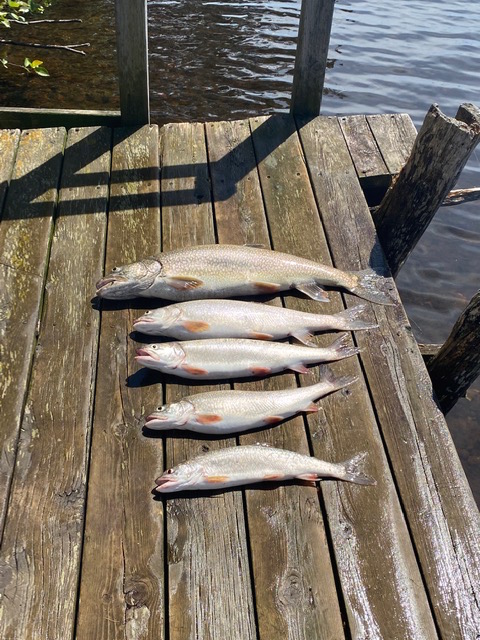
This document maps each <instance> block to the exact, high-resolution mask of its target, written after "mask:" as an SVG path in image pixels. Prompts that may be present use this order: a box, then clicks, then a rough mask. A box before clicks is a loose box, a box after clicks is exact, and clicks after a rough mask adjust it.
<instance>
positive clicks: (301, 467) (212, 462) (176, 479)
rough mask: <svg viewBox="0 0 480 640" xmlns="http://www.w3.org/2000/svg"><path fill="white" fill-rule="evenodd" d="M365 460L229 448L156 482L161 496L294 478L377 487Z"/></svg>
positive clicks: (266, 448) (178, 467) (260, 448)
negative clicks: (364, 465) (338, 460)
mask: <svg viewBox="0 0 480 640" xmlns="http://www.w3.org/2000/svg"><path fill="white" fill-rule="evenodd" d="M364 458H365V454H364V453H361V454H357V455H356V456H354V457H353V458H351V459H349V460H346V461H345V462H341V463H332V462H325V461H323V460H319V459H317V458H313V457H311V456H307V455H303V454H301V453H296V452H295V451H288V450H285V449H276V448H274V447H270V446H267V445H261V444H257V445H245V446H240V447H229V448H226V449H219V450H218V451H209V452H208V453H205V454H204V455H201V456H198V457H196V458H193V459H192V460H188V461H186V462H182V463H181V464H179V465H176V466H175V467H173V468H172V469H167V471H165V472H164V473H163V474H162V475H161V476H160V477H159V478H157V480H156V481H155V482H156V485H157V486H156V489H155V490H156V491H158V492H159V493H167V492H173V491H184V490H205V489H207V490H208V489H209V490H212V489H222V488H226V487H235V486H239V485H248V484H252V483H254V482H265V481H284V480H292V479H299V480H307V481H310V482H316V481H317V480H319V479H320V478H323V477H328V478H336V479H338V480H345V481H347V482H354V483H356V484H362V485H374V484H376V481H375V480H374V479H373V478H371V477H369V476H367V475H365V474H364V473H363V472H362V471H361V470H360V468H359V467H360V466H361V464H362V462H363V459H364Z"/></svg>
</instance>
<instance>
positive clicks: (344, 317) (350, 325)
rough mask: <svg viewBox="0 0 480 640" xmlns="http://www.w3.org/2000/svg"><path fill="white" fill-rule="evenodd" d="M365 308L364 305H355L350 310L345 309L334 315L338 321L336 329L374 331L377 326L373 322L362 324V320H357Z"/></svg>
mask: <svg viewBox="0 0 480 640" xmlns="http://www.w3.org/2000/svg"><path fill="white" fill-rule="evenodd" d="M366 308H367V305H365V304H357V305H356V306H355V307H352V308H351V309H345V311H340V313H336V314H335V315H334V316H333V317H334V318H335V319H336V320H338V321H339V322H338V328H339V329H343V330H345V331H360V330H362V329H376V328H377V327H378V324H376V323H375V322H364V321H363V320H357V318H358V317H359V316H360V315H362V313H363V312H364V311H365V309H366Z"/></svg>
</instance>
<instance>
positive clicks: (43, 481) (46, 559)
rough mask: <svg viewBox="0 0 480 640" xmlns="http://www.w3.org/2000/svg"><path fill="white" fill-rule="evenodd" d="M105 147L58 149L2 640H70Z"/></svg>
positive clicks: (87, 135)
mask: <svg viewBox="0 0 480 640" xmlns="http://www.w3.org/2000/svg"><path fill="white" fill-rule="evenodd" d="M110 139H111V132H110V130H108V129H82V130H81V131H79V130H77V131H74V130H72V131H71V132H70V134H69V136H68V139H67V144H66V148H65V161H64V165H63V171H62V188H61V190H60V195H59V204H58V216H57V220H56V224H55V232H54V235H53V239H52V248H51V253H50V261H49V266H48V275H47V283H46V287H45V298H44V307H43V316H42V325H41V329H40V334H39V338H38V346H37V350H36V356H35V358H34V363H33V369H32V377H31V382H30V388H29V391H28V398H27V403H26V407H25V413H24V418H23V421H22V428H21V436H20V440H19V445H18V453H17V458H16V465H15V474H14V477H13V483H12V492H11V496H10V502H9V508H8V514H7V519H6V525H5V534H4V538H3V544H2V551H1V555H0V562H1V564H2V568H3V571H2V573H3V575H4V576H8V580H6V581H5V583H4V584H3V589H4V598H3V604H2V609H3V615H2V617H1V618H0V636H1V637H2V638H10V637H18V638H33V637H42V638H48V637H52V638H57V637H62V638H69V637H71V634H72V632H73V623H74V617H75V609H76V599H77V580H78V573H79V568H80V567H79V565H80V549H81V546H82V537H83V514H84V507H85V504H84V501H85V493H86V475H87V462H88V444H89V441H90V423H91V413H92V408H93V407H92V405H93V387H94V379H95V364H96V357H97V341H98V325H99V322H98V321H99V319H98V316H97V313H96V312H95V311H94V310H93V309H92V307H91V305H90V304H89V299H90V297H91V286H92V282H94V281H95V280H96V279H98V278H99V277H100V275H101V272H102V267H103V246H104V236H105V231H106V209H107V200H108V174H109V167H110V146H111V145H110ZM78 176H81V178H80V180H79V179H78ZM99 176H100V177H99ZM78 183H79V184H78ZM89 183H90V184H89ZM77 184H78V186H77ZM99 200H101V202H102V207H101V210H99V203H98V201H99ZM72 205H74V206H73V207H72ZM72 372H74V373H72ZM13 594H14V595H13Z"/></svg>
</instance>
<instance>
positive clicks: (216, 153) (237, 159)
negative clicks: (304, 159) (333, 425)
mask: <svg viewBox="0 0 480 640" xmlns="http://www.w3.org/2000/svg"><path fill="white" fill-rule="evenodd" d="M205 126H206V132H207V143H208V156H209V160H210V172H211V177H212V188H213V194H214V203H215V220H216V228H217V233H218V239H219V242H220V243H223V244H244V243H259V244H263V245H264V246H266V247H269V246H270V238H269V234H268V227H267V221H266V219H265V212H264V207H263V201H262V193H261V190H260V183H259V178H258V173H257V169H256V163H255V154H254V149H253V144H252V140H251V135H250V128H249V126H248V121H237V122H218V123H208V124H206V125H205ZM272 304H275V305H279V306H281V301H280V299H278V298H277V299H276V300H274V301H272ZM234 386H235V388H238V389H247V390H258V391H267V392H268V391H274V390H278V389H286V388H292V387H295V386H296V381H295V376H294V375H293V374H284V375H282V376H275V377H271V378H267V379H265V380H259V381H258V382H247V383H236V384H235V385H234ZM239 441H240V444H242V445H246V444H255V443H257V442H264V443H268V444H270V445H272V446H275V447H279V448H282V449H290V450H293V451H299V452H301V453H305V454H308V442H307V438H306V433H305V427H304V423H303V419H302V418H301V417H298V418H294V419H292V420H289V421H288V422H286V423H284V424H282V425H280V426H276V427H274V428H272V429H267V430H265V431H261V432H257V433H252V434H245V435H241V436H240V438H239ZM246 504H247V515H248V536H249V540H250V547H251V550H252V573H253V579H254V583H255V594H256V608H257V614H258V625H259V637H260V638H262V640H268V639H273V638H279V637H281V638H285V639H287V638H288V639H292V640H293V639H296V640H303V639H304V638H318V639H321V638H325V639H327V638H338V639H340V638H342V637H343V636H344V633H343V628H342V620H341V616H340V610H339V605H338V598H337V594H336V587H335V581H334V576H333V569H332V565H331V560H330V554H329V550H328V545H327V542H326V535H325V530H324V525H323V517H322V513H321V509H320V505H319V502H318V498H317V492H316V489H315V488H314V487H306V486H298V485H290V486H280V487H278V488H275V489H272V490H270V491H262V490H258V489H256V490H247V491H246Z"/></svg>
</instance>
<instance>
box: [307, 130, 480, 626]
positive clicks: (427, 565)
mask: <svg viewBox="0 0 480 640" xmlns="http://www.w3.org/2000/svg"><path fill="white" fill-rule="evenodd" d="M300 137H301V140H302V145H303V149H304V152H305V156H306V159H307V163H308V166H309V170H310V176H311V179H312V183H313V186H314V190H315V196H316V199H317V202H318V204H319V208H320V210H321V212H322V219H323V224H324V226H325V230H326V234H327V238H328V243H329V246H330V248H331V251H332V257H333V260H334V263H335V266H337V267H338V268H343V269H353V270H357V269H363V268H366V267H367V266H368V265H369V264H370V265H375V266H376V268H377V269H378V270H379V271H382V270H383V271H384V272H386V269H387V267H386V263H385V261H384V258H383V256H382V252H381V250H380V247H379V245H378V240H377V237H376V235H375V229H374V226H373V222H372V220H371V217H370V215H369V212H368V207H367V206H366V203H365V202H364V200H363V199H362V194H361V190H360V186H359V184H358V180H357V177H356V175H355V171H354V170H353V167H351V163H350V158H349V154H348V150H347V148H346V146H345V145H344V142H343V141H342V138H343V137H342V136H341V131H340V127H339V126H338V123H337V122H336V120H335V119H332V118H318V119H315V120H312V121H311V122H310V123H303V126H302V127H301V128H300ZM332 150H335V152H332ZM338 194H343V197H338ZM332 204H334V206H332ZM390 284H391V287H392V289H391V293H392V295H394V296H395V299H396V300H397V304H396V305H395V306H394V307H385V306H381V305H371V312H372V313H373V314H374V317H375V318H376V321H377V322H378V324H379V328H378V330H376V331H367V332H358V333H357V334H356V337H355V339H356V341H357V343H358V345H359V346H360V347H361V348H362V354H361V360H362V364H363V367H364V369H365V373H366V377H367V381H368V386H369V389H370V393H371V396H372V399H373V402H374V403H375V409H376V412H377V416H378V421H379V426H380V428H381V432H382V437H383V439H384V442H385V445H386V447H387V451H388V456H389V460H390V463H391V466H392V471H393V474H394V477H395V483H396V486H397V487H398V491H399V495H400V496H401V500H402V506H403V509H404V511H405V515H406V518H407V520H408V526H409V530H410V532H411V535H412V537H413V542H414V545H415V548H416V553H417V556H418V559H419V562H420V566H421V570H422V575H423V578H424V580H425V583H426V586H427V589H428V593H429V599H430V603H431V606H432V607H433V611H434V615H435V619H436V624H437V626H438V629H439V633H440V635H441V637H443V638H465V639H466V638H472V637H474V634H475V630H476V629H478V628H480V617H479V616H480V611H479V606H478V603H479V602H480V598H479V595H478V589H479V585H480V515H479V513H478V510H477V508H476V506H475V502H474V500H473V496H472V493H471V490H470V488H469V486H468V483H467V481H466V478H465V475H464V473H463V470H462V467H461V464H460V462H459V460H458V456H457V453H456V451H455V447H454V445H453V442H452V440H451V437H450V434H449V432H448V428H447V426H446V424H445V420H444V418H443V416H442V414H441V412H440V411H439V410H438V409H437V407H436V406H435V403H434V401H433V398H432V389H431V383H430V379H429V376H428V374H427V371H426V369H425V365H424V364H423V360H422V356H421V354H420V352H419V349H418V346H417V344H416V341H415V339H414V337H413V335H412V332H411V328H410V326H409V323H408V320H407V318H406V315H405V312H404V310H403V307H402V305H401V304H400V302H399V300H398V293H397V292H396V289H395V287H394V286H393V284H392V283H391V281H390ZM346 299H347V302H348V306H351V305H353V304H357V302H358V299H356V298H353V296H346ZM357 508H358V505H357ZM391 531H393V530H392V529H391V528H389V527H387V526H385V527H384V535H387V534H389V532H391ZM383 559H384V560H385V556H384V555H383ZM392 575H396V574H392ZM414 582H415V583H416V582H417V580H416V579H415V580H414ZM387 637H389V636H387ZM392 637H395V636H394V635H393V636H392ZM428 637H431V636H428Z"/></svg>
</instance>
